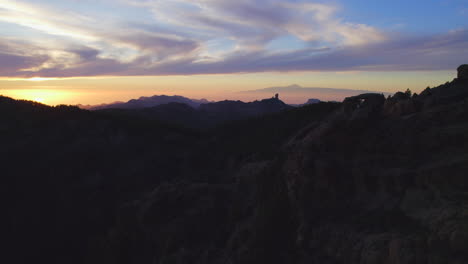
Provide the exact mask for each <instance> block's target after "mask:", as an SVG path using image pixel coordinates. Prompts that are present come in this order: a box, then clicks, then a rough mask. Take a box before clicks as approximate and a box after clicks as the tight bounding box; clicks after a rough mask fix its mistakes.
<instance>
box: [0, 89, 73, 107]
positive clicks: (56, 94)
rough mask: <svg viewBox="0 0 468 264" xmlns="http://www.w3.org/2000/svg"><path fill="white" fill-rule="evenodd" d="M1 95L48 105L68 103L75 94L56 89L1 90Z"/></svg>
mask: <svg viewBox="0 0 468 264" xmlns="http://www.w3.org/2000/svg"><path fill="white" fill-rule="evenodd" d="M0 94H2V95H5V96H10V97H13V98H15V99H24V100H31V101H36V102H39V103H43V104H48V105H57V104H62V103H66V102H67V101H69V100H70V99H71V98H73V92H71V91H62V90H56V89H55V90H53V89H50V90H49V89H17V90H0Z"/></svg>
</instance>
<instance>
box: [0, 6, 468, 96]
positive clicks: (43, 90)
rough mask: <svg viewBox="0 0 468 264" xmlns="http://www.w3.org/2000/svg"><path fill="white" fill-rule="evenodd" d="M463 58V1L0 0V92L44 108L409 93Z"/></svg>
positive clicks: (467, 57)
mask: <svg viewBox="0 0 468 264" xmlns="http://www.w3.org/2000/svg"><path fill="white" fill-rule="evenodd" d="M464 63H468V0H425V1H420V0H413V1H403V0H394V1H379V0H373V1H364V0H346V1H344V0H332V1H313V0H311V1H307V0H236V1H232V0H199V1H194V0H170V1H167V0H165V1H164V0H20V1H18V0H0V94H3V95H6V96H12V97H14V98H22V99H29V100H36V101H41V102H44V103H46V104H60V103H65V104H98V103H108V102H113V101H125V100H129V99H131V98H138V97H140V96H149V95H154V94H168V95H172V94H179V95H185V96H189V97H192V98H207V99H210V100H223V99H243V100H250V99H252V98H239V97H241V96H240V93H238V92H239V91H244V90H253V89H261V88H266V87H277V86H288V85H292V84H298V85H300V86H303V87H324V88H344V89H360V90H370V91H379V92H396V91H398V90H404V89H406V88H410V89H411V90H413V91H415V92H418V91H421V90H423V89H424V88H426V87H427V86H435V85H438V84H441V83H444V82H446V81H450V80H452V79H453V78H454V77H455V75H456V72H455V69H456V68H457V66H458V65H460V64H464ZM306 100H307V98H304V101H306ZM291 103H299V102H291Z"/></svg>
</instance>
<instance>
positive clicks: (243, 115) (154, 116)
mask: <svg viewBox="0 0 468 264" xmlns="http://www.w3.org/2000/svg"><path fill="white" fill-rule="evenodd" d="M160 97H161V96H155V97H154V98H160ZM170 98H184V97H180V96H179V97H170ZM184 99H186V100H190V99H187V98H184ZM133 101H134V103H132V104H129V103H124V104H112V105H107V106H106V107H104V108H92V109H94V110H95V111H100V112H106V113H114V114H118V115H126V116H130V117H137V118H142V119H145V120H158V121H164V122H166V123H170V124H175V125H181V126H185V127H191V128H209V127H213V126H216V125H219V124H222V123H225V122H228V121H234V120H241V119H247V118H251V117H258V116H262V115H265V114H272V113H278V112H281V111H283V110H287V109H291V108H293V107H292V106H290V105H287V104H285V103H284V102H282V101H281V100H279V99H277V98H270V99H263V100H261V101H254V102H249V103H245V102H242V101H229V100H225V101H220V102H213V103H206V104H197V103H195V102H194V101H191V103H190V102H189V103H190V104H189V103H187V102H185V103H181V102H170V103H166V104H158V105H156V106H152V107H132V106H133V105H136V106H141V105H142V104H140V103H137V102H138V100H133ZM121 106H124V107H121Z"/></svg>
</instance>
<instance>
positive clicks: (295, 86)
mask: <svg viewBox="0 0 468 264" xmlns="http://www.w3.org/2000/svg"><path fill="white" fill-rule="evenodd" d="M286 88H292V89H297V88H302V86H300V85H298V84H292V85H289V86H286Z"/></svg>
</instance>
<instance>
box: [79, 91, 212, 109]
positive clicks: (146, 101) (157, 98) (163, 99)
mask: <svg viewBox="0 0 468 264" xmlns="http://www.w3.org/2000/svg"><path fill="white" fill-rule="evenodd" d="M169 103H182V104H186V105H189V106H191V107H193V108H197V107H199V106H200V104H206V103H209V101H208V100H206V99H200V100H197V99H189V98H187V97H184V96H180V95H173V96H169V95H154V96H150V97H145V96H142V97H140V98H139V99H131V100H129V101H128V102H115V103H111V104H102V105H96V106H82V107H83V108H85V109H89V110H100V109H110V108H120V109H140V108H148V107H154V106H158V105H162V104H169Z"/></svg>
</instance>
